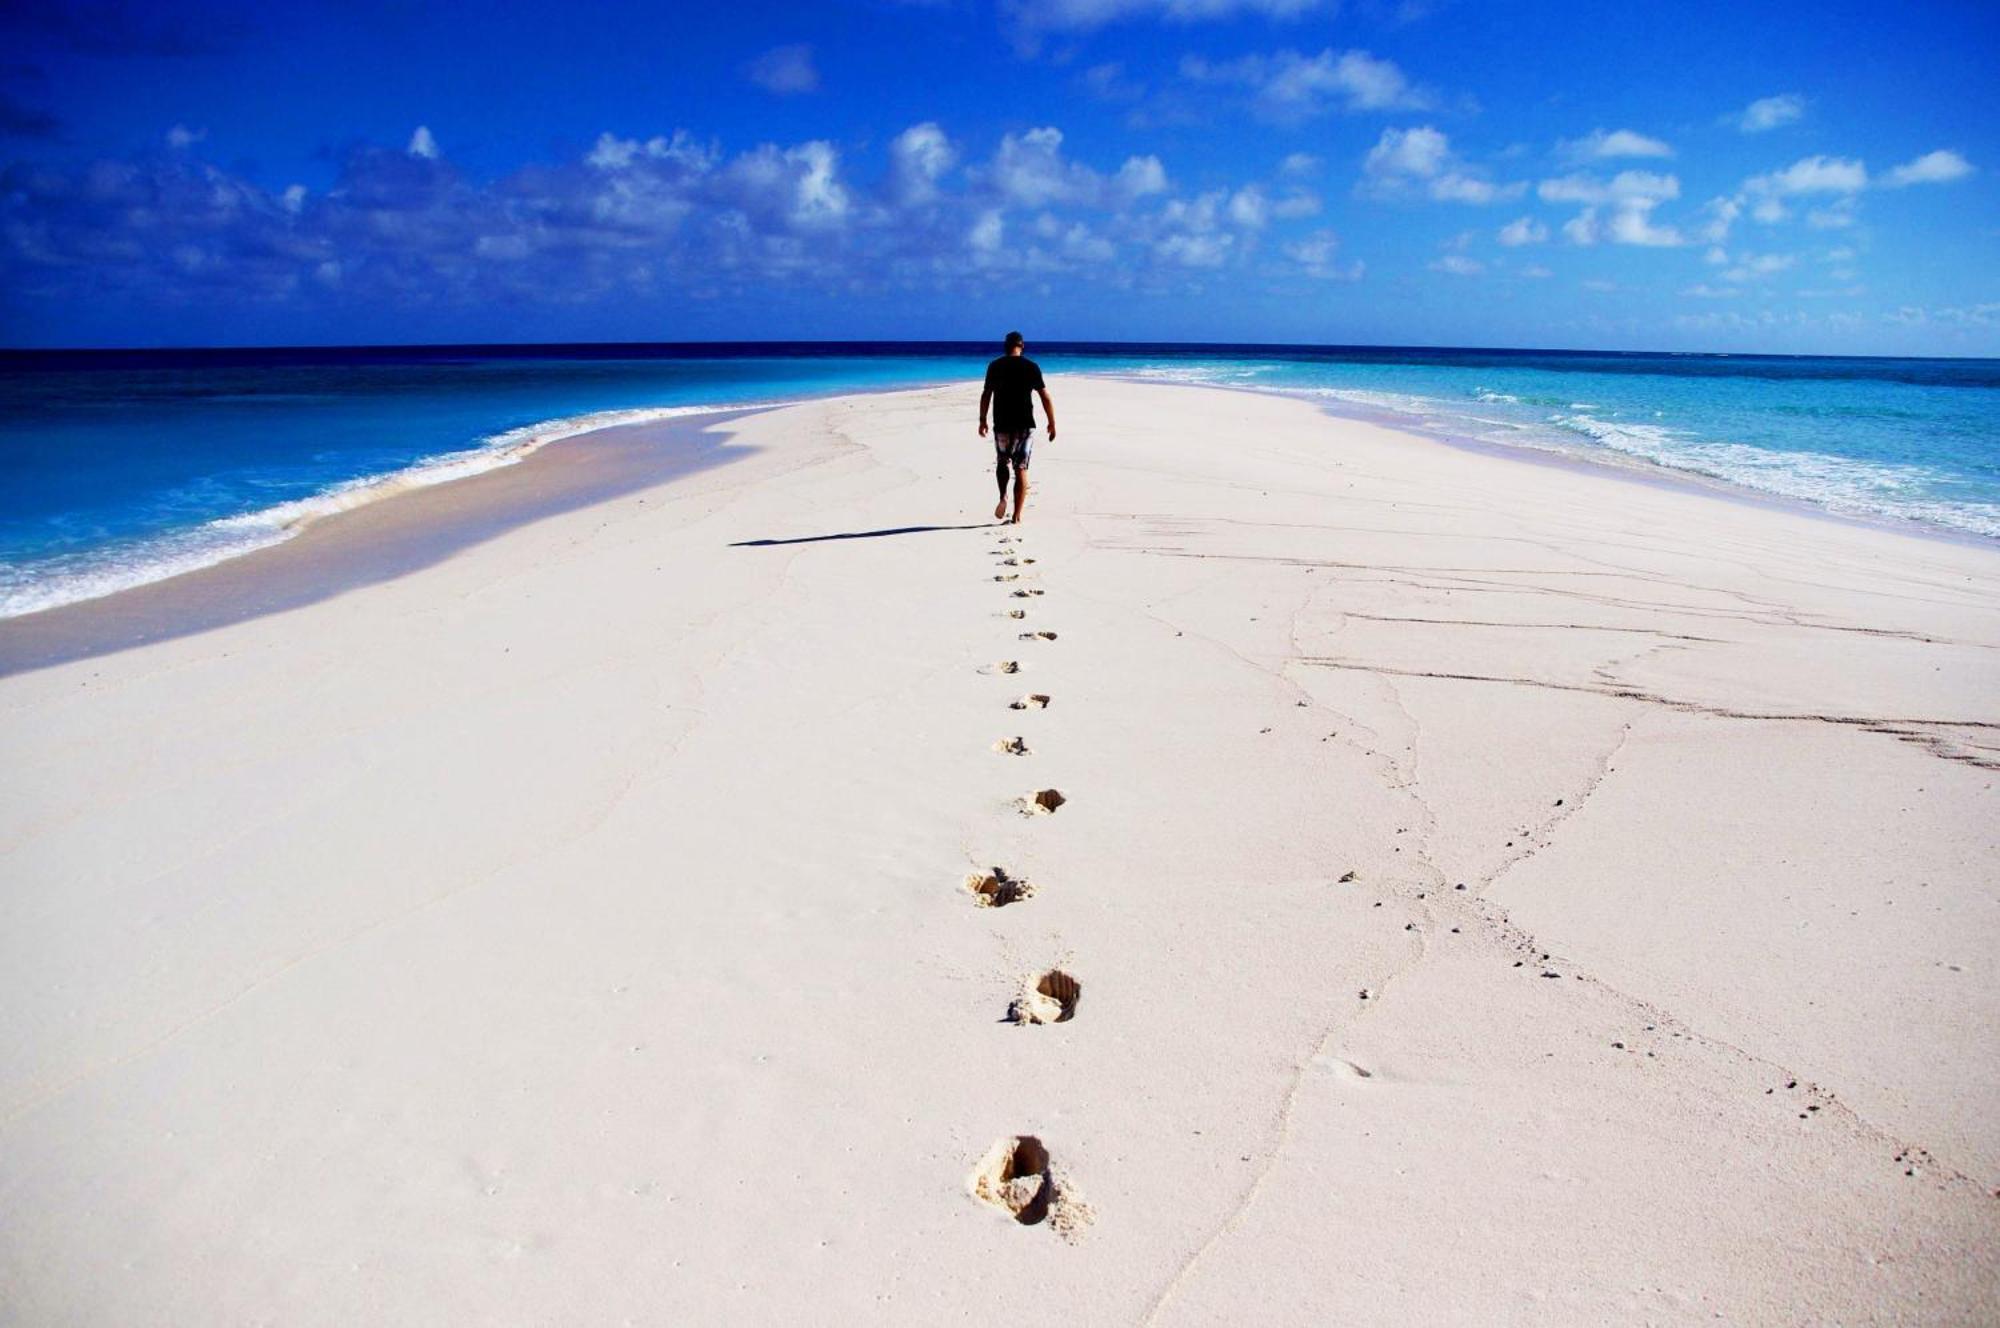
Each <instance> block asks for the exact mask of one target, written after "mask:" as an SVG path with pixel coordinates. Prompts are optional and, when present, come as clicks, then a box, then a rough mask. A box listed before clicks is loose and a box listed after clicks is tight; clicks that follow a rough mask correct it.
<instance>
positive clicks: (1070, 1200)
mask: <svg viewBox="0 0 2000 1328" xmlns="http://www.w3.org/2000/svg"><path fill="white" fill-rule="evenodd" d="M994 553H995V554H996V555H997V556H998V558H999V561H1000V566H1001V568H1003V569H1007V570H1003V571H1000V572H998V573H996V574H995V575H994V577H993V580H994V581H996V582H998V583H1000V584H1002V585H1008V584H1010V583H1013V582H1017V581H1019V580H1020V579H1021V576H1022V573H1021V571H1020V570H1018V569H1021V568H1027V567H1032V566H1034V564H1035V560H1034V559H1033V558H1030V557H1027V556H1026V554H1025V553H1024V551H1023V546H1022V544H1021V543H1020V541H1019V540H1018V539H1017V538H1016V537H1015V536H1014V535H1011V534H1003V535H1001V536H1000V537H999V543H998V544H997V546H996V547H995V549H994ZM1041 594H1042V591H1041V589H1040V588H1039V587H1036V586H1020V587H1018V588H1015V589H1011V590H1009V592H1008V597H1009V598H1010V599H1015V600H1033V599H1036V598H1038V597H1039V596H1040V595H1041ZM1005 613H1006V617H1007V619H1008V620H1009V621H1012V622H1020V621H1021V620H1022V619H1024V618H1026V617H1027V616H1028V610H1027V608H1026V607H1025V605H1024V606H1023V607H1021V608H1013V609H1007V610H1005ZM1019 637H1020V639H1021V640H1022V641H1025V642H1030V643H1033V644H1036V645H1040V644H1044V643H1053V642H1054V641H1055V640H1056V633H1054V632H1049V631H1024V632H1021V633H1019ZM1021 669H1022V665H1021V661H1019V660H1013V659H1003V660H997V661H995V662H994V663H992V664H989V665H987V666H986V667H985V668H982V669H981V670H980V672H981V673H984V674H988V675H994V676H1002V677H1004V676H1006V675H1008V674H1015V673H1019V672H1021ZM1050 699H1051V698H1050V696H1049V694H1048V693H1046V692H1029V693H1027V694H1026V695H1023V696H1020V697H1017V698H1016V699H1014V700H1012V701H1009V702H1008V703H1007V708H1008V709H1009V710H1014V711H1019V712H1022V713H1024V714H1025V713H1028V712H1033V711H1039V710H1046V709H1048V707H1049V702H1050ZM993 750H994V751H996V752H998V753H1001V754H1002V755H1006V756H1032V755H1033V754H1034V750H1033V748H1031V747H1029V745H1028V740H1027V738H1026V737H1025V736H1023V735H1021V734H1014V735H1011V736H1006V737H1002V738H1000V739H999V740H998V741H996V742H995V743H994V744H993ZM1068 802H1069V798H1068V796H1067V795H1065V794H1064V793H1063V792H1062V790H1060V789H1054V788H1044V789H1036V790H1034V791H1033V792H1030V793H1025V794H1023V795H1022V796H1020V797H1019V798H1016V799H1015V800H1014V804H1013V805H1014V808H1015V810H1016V811H1018V812H1019V814H1020V815H1021V816H1023V817H1026V818H1030V819H1041V818H1044V817H1049V816H1054V815H1055V814H1056V813H1057V812H1058V811H1060V810H1061V809H1062V808H1063V807H1064V806H1066V805H1067V804H1068ZM965 889H966V891H967V892H968V893H969V894H970V895H971V897H972V902H973V905H974V906H975V907H978V908H1007V907H1009V906H1011V905H1014V904H1019V903H1023V902H1025V901H1027V900H1029V899H1032V898H1033V897H1034V895H1035V884H1034V882H1032V881H1029V880H1026V879H1023V878H1022V877H1019V876H1016V875H1014V874H1013V873H1012V872H1010V871H1008V870H1007V868H1005V867H1001V866H995V867H993V868H991V869H990V870H985V871H975V872H974V873H972V874H971V875H970V876H968V877H966V880H965ZM1082 999H1083V984H1082V983H1081V982H1079V981H1077V979H1076V977H1075V975H1074V974H1072V973H1069V972H1067V971H1066V970H1065V969H1062V968H1050V969H1048V970H1047V971H1045V972H1041V973H1035V974H1031V975H1029V976H1028V977H1026V978H1024V979H1023V980H1022V983H1021V988H1020V991H1019V993H1018V994H1017V995H1016V996H1015V997H1014V999H1013V1001H1012V1002H1010V1003H1009V1004H1008V1006H1007V1012H1006V1016H1005V1018H1006V1021H1007V1022H1008V1023H1011V1024H1014V1025H1016V1026H1017V1027H1021V1028H1032V1027H1036V1026H1039V1025H1044V1024H1064V1023H1068V1022H1069V1021H1070V1020H1072V1019H1074V1018H1075V1017H1076V1012H1077V1005H1078V1003H1079V1002H1080V1001H1081V1000H1082ZM966 1185H967V1188H968V1189H969V1190H970V1191H971V1192H972V1196H973V1197H974V1198H975V1199H977V1200H979V1201H980V1202H981V1203H983V1204H986V1205H988V1206H990V1207H993V1208H997V1209H999V1210H1000V1211H1001V1212H1003V1213H1005V1214H1007V1216H1009V1217H1011V1218H1012V1219H1013V1220H1014V1221H1015V1222H1018V1223H1019V1224H1021V1225H1022V1226H1030V1227H1032V1226H1046V1227H1048V1229H1049V1230H1051V1231H1054V1232H1055V1233H1056V1234H1057V1235H1059V1236H1061V1237H1063V1238H1064V1239H1065V1240H1074V1239H1076V1238H1077V1236H1079V1235H1080V1234H1081V1233H1082V1231H1083V1229H1084V1228H1085V1227H1086V1226H1088V1225H1089V1224H1090V1221H1091V1218H1092V1216H1093V1212H1092V1210H1091V1207H1090V1205H1089V1204H1088V1203H1087V1202H1085V1201H1084V1199H1083V1196H1082V1195H1081V1194H1080V1193H1079V1192H1078V1191H1077V1188H1076V1184H1075V1182H1074V1181H1072V1180H1071V1179H1070V1178H1069V1176H1068V1175H1067V1174H1066V1173H1065V1172H1064V1171H1063V1170H1062V1168H1061V1167H1060V1166H1058V1165H1057V1163H1056V1162H1055V1160H1054V1159H1053V1158H1052V1157H1051V1156H1050V1154H1049V1149H1048V1146H1047V1145H1046V1144H1044V1143H1043V1142H1042V1141H1041V1139H1040V1138H1038V1137H1037V1136H1035V1135H1032V1134H1022V1135H1015V1136H1013V1137H1011V1138H1006V1139H1001V1140H1000V1141H999V1142H997V1143H995V1144H994V1145H993V1147H992V1148H991V1149H989V1150H988V1151H987V1154H986V1156H985V1157H984V1158H982V1159H980V1162H979V1165H978V1166H977V1167H975V1168H974V1169H973V1172H972V1175H971V1176H970V1177H968V1178H967V1181H966Z"/></svg>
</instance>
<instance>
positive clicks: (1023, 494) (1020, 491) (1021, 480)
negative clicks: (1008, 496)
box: [1014, 466, 1028, 526]
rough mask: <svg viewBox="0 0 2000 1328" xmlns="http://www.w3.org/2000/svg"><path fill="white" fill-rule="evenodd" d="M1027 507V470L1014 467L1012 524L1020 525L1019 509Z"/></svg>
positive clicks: (1022, 467)
mask: <svg viewBox="0 0 2000 1328" xmlns="http://www.w3.org/2000/svg"><path fill="white" fill-rule="evenodd" d="M1027 505H1028V468H1027V467H1026V466H1016V467H1014V524H1015V525H1017V526H1018V525H1020V524H1021V509H1022V508H1024V507H1026V506H1027Z"/></svg>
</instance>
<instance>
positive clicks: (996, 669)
mask: <svg viewBox="0 0 2000 1328" xmlns="http://www.w3.org/2000/svg"><path fill="white" fill-rule="evenodd" d="M1020 671H1021V666H1020V665H1019V664H1017V663H1016V662H1014V661H1013V660H1011V659H1003V660H999V661H997V662H995V663H992V664H988V665H987V666H986V667H985V668H983V669H981V670H980V672H981V673H1019V672H1020Z"/></svg>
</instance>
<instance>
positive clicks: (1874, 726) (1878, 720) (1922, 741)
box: [1297, 652, 2000, 770]
mask: <svg viewBox="0 0 2000 1328" xmlns="http://www.w3.org/2000/svg"><path fill="white" fill-rule="evenodd" d="M1642 653H1644V652H1642ZM1635 658H1636V656H1635ZM1297 662H1298V663H1301V664H1312V665H1316V666H1317V667H1319V668H1323V669H1342V670H1345V671H1348V672H1352V673H1373V674H1378V675H1386V676H1390V677H1397V678H1436V679H1440V680H1442V681H1446V682H1489V683H1499V684H1504V685H1506V686H1510V687H1539V688H1543V689H1545V690H1548V691H1554V692H1584V693H1588V694H1590V695H1593V696H1608V697H1610V698H1612V699H1613V700H1618V701H1637V702H1640V703H1641V704H1644V705H1652V706H1659V707H1660V708H1662V709H1665V710H1675V711H1679V712H1681V713H1683V714H1692V715H1710V716H1713V717H1715V718H1717V719H1745V720H1756V721H1768V722H1772V723H1811V724H1832V725H1836V726H1839V727H1842V728H1852V729H1859V730H1861V731H1862V732H1864V733H1879V734H1882V735H1884V736H1886V737H1891V738H1895V739H1897V740H1898V741H1901V742H1908V743H1913V744H1915V745H1917V746H1919V747H1922V748H1923V749H1924V750H1926V751H1928V752H1929V753H1930V754H1931V755H1932V756H1935V757H1937V758H1938V759H1940V760H1944V761H1957V762H1960V763H1962V764H1965V765H1971V766H1977V767H1979V768H1981V769H1987V770H2000V759H1988V758H1986V757H1983V756H1978V755H1974V754H1973V753H1971V752H1958V751H1952V750H1949V749H1947V747H1946V745H1945V744H1946V739H1945V738H1944V737H1943V736H1940V735H1938V734H1933V733H1925V732H1923V731H1922V730H1924V729H1926V728H1935V729H1978V730H1981V731H1987V730H1991V731H1995V732H2000V721H1996V720H1987V719H1931V718H1901V717H1890V716H1875V715H1823V714H1808V713H1800V712H1791V713H1787V712H1784V711H1761V710H1736V709H1733V708H1731V707H1728V706H1718V705H1709V704H1706V703H1704V702H1701V701H1686V700H1681V699H1678V698H1676V697H1671V696H1661V695H1660V694H1659V693H1657V692H1648V691H1642V690H1640V689H1639V688H1636V687H1631V686H1619V685H1615V684H1613V685H1607V686H1603V687H1593V686H1591V685H1589V684H1587V683H1580V682H1555V681H1551V680H1548V679H1543V678H1515V677H1508V676H1506V675H1504V674H1491V673H1455V672H1450V671H1446V670H1441V669H1399V668H1395V667H1392V666H1390V665H1386V664H1363V663H1361V662H1359V661H1357V660H1346V659H1326V658H1319V657H1315V656H1310V655H1307V656H1301V657H1300V658H1299V660H1298V661H1297ZM1968 745H1971V744H1968Z"/></svg>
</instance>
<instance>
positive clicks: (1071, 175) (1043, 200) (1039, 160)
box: [985, 125, 1168, 207]
mask: <svg viewBox="0 0 2000 1328" xmlns="http://www.w3.org/2000/svg"><path fill="white" fill-rule="evenodd" d="M1062 145H1063V135H1062V131H1061V130H1060V129H1057V128H1055V127H1054V126H1052V125H1045V126H1043V127H1042V128H1039V129H1030V130H1027V131H1026V132H1024V133H1020V134H1007V135H1005V136H1004V137H1002V138H1001V140H1000V147H999V148H998V150H996V151H995V152H994V154H993V160H992V162H991V163H990V164H989V165H988V166H987V168H986V171H985V175H986V177H987V179H988V180H989V181H990V182H991V183H992V185H993V186H994V187H995V188H996V189H998V190H999V192H1000V193H1001V194H1002V195H1003V196H1004V197H1005V198H1006V199H1007V200H1008V201H1009V202H1011V203H1017V204H1020V205H1021V206H1023V207H1045V206H1047V205H1048V204H1051V203H1075V204H1082V205H1087V206H1097V205H1118V204H1121V203H1129V202H1132V201H1133V200H1135V199H1139V198H1145V197H1147V196H1149V195H1152V194H1161V193H1165V192H1166V190H1167V187H1168V181H1167V169H1166V167H1165V166H1164V165H1162V164H1161V162H1160V159H1159V158H1158V157H1153V156H1146V157H1128V158H1127V159H1126V161H1125V164H1124V165H1123V166H1121V167H1119V168H1118V171H1117V173H1116V174H1114V175H1112V176H1110V177H1108V178H1107V177H1105V176H1103V175H1100V174H1098V173H1097V172H1096V171H1093V170H1091V169H1090V168H1089V167H1088V166H1085V165H1084V164H1083V163H1081V162H1075V161H1070V160H1068V159H1067V158H1065V157H1064V156H1063V151H1062Z"/></svg>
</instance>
